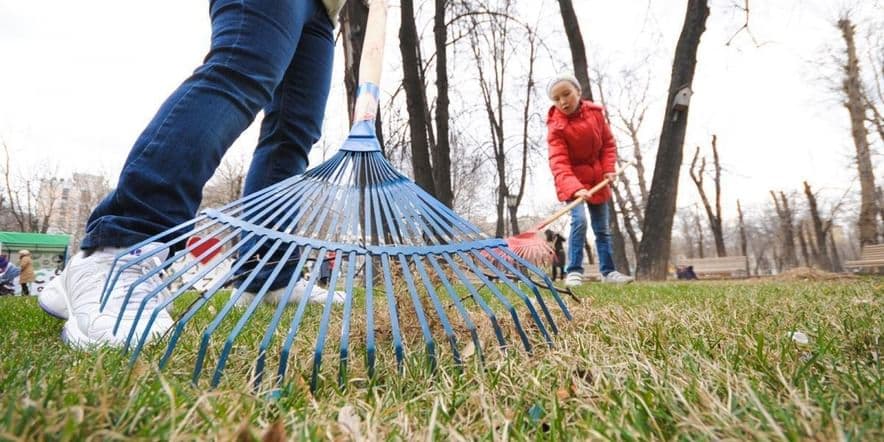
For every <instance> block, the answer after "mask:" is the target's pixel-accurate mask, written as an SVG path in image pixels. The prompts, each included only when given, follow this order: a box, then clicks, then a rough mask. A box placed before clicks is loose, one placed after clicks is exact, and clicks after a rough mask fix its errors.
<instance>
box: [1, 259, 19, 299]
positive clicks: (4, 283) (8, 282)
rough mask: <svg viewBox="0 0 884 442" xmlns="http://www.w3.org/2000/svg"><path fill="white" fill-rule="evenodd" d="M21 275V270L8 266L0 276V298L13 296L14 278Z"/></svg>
mask: <svg viewBox="0 0 884 442" xmlns="http://www.w3.org/2000/svg"><path fill="white" fill-rule="evenodd" d="M19 274H21V269H19V268H18V267H16V266H15V265H12V264H8V265H7V266H6V270H5V271H4V272H3V273H2V274H0V296H4V295H15V278H17V277H18V275H19Z"/></svg>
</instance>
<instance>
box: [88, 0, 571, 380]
mask: <svg viewBox="0 0 884 442" xmlns="http://www.w3.org/2000/svg"><path fill="white" fill-rule="evenodd" d="M385 23H386V5H385V4H384V1H380V0H375V1H373V2H372V3H371V6H370V12H369V16H368V26H367V29H366V33H365V42H364V47H363V52H362V59H361V64H360V72H359V75H360V86H359V92H358V99H357V103H356V106H355V118H354V121H355V123H354V124H353V127H352V129H351V131H350V136H349V137H348V138H347V140H346V141H345V142H344V145H343V146H342V147H341V149H340V150H339V151H338V152H337V153H336V154H335V155H334V156H333V157H332V158H330V159H329V160H328V161H326V162H324V163H322V164H320V165H318V166H316V167H315V168H313V169H311V170H309V171H307V172H306V173H305V174H304V175H299V176H293V177H291V178H289V179H287V180H285V181H283V182H280V183H277V184H275V185H272V186H270V187H268V188H266V189H263V190H261V191H259V192H257V193H254V194H251V195H248V196H245V197H243V198H242V199H240V200H237V201H234V202H232V203H230V204H228V205H226V206H224V207H222V208H220V209H209V210H205V211H203V212H202V213H200V215H199V216H198V217H197V218H196V219H194V220H192V221H190V222H188V223H185V224H183V225H179V226H176V227H173V228H171V229H169V230H167V231H164V232H162V233H159V234H157V235H155V236H153V237H152V238H149V239H147V240H145V241H143V242H141V243H139V244H136V245H135V246H134V247H132V248H131V249H130V250H135V249H138V248H141V247H144V246H148V245H150V246H151V247H146V248H145V250H149V251H148V252H146V253H144V254H142V256H140V257H139V258H138V259H135V260H129V261H126V263H125V264H116V263H115V265H114V270H113V271H112V272H111V275H110V276H109V278H108V282H107V284H106V289H105V291H104V293H103V298H104V299H107V298H108V297H109V296H111V293H114V296H119V294H120V293H126V295H125V296H126V300H127V301H128V299H129V297H130V296H131V295H132V293H133V290H141V292H139V293H144V292H143V291H144V290H149V293H148V294H147V295H146V297H143V301H142V302H141V306H140V309H139V310H138V315H139V316H141V315H149V321H150V323H152V322H153V321H154V319H155V318H156V315H157V312H159V311H160V309H166V308H167V307H170V306H172V304H173V303H175V307H176V308H177V309H182V308H183V311H182V313H181V314H180V317H179V318H178V319H177V320H176V325H175V326H174V328H173V329H172V330H171V335H170V336H169V337H168V345H167V346H166V349H165V352H164V353H163V355H162V357H161V359H160V367H161V368H162V367H165V366H167V365H168V364H169V363H170V362H172V361H177V360H180V359H182V358H181V357H180V356H179V358H177V359H172V356H173V355H175V354H176V350H178V349H180V348H181V347H182V346H183V347H184V349H183V350H180V351H178V352H177V353H178V354H180V353H182V352H183V353H184V354H185V355H193V356H194V357H195V359H196V363H195V364H194V368H193V372H192V377H193V381H194V382H198V381H199V379H200V377H201V375H202V373H203V367H207V366H208V367H211V364H214V366H215V368H214V374H213V377H212V379H211V384H212V385H213V386H214V385H217V384H218V383H219V382H220V381H221V380H222V379H223V373H224V368H225V366H226V365H228V364H229V363H232V362H231V361H235V365H236V366H237V367H241V366H246V367H247V366H248V364H251V365H252V366H253V367H254V368H253V371H252V372H251V377H252V380H253V382H254V383H255V386H256V387H257V386H258V385H259V384H260V383H261V381H262V379H263V377H264V375H265V373H266V372H267V369H268V363H269V361H272V360H274V359H276V360H278V364H277V365H276V374H275V375H274V376H273V379H274V380H275V381H276V382H277V383H280V382H282V381H283V379H284V378H285V375H286V372H287V369H288V366H289V364H291V363H293V362H294V365H295V366H296V367H299V366H301V365H302V364H301V363H300V362H301V361H303V360H309V359H310V358H311V355H312V364H310V365H311V366H312V377H311V387H312V388H315V387H316V385H317V382H318V380H319V379H320V376H322V369H321V368H322V367H321V364H322V360H323V357H324V356H328V355H327V354H326V352H325V351H324V350H325V345H326V338H327V337H328V335H329V334H335V335H337V336H339V340H338V345H337V349H336V350H337V351H338V353H339V366H340V369H339V380H340V382H344V381H345V379H346V373H347V370H348V366H349V362H350V354H351V353H350V349H351V342H350V340H351V338H353V337H359V338H360V340H363V344H364V347H362V346H360V347H359V351H360V354H364V357H365V369H366V370H365V371H366V374H367V375H368V376H372V375H373V373H374V370H375V365H376V349H377V347H378V346H382V347H388V348H391V349H392V350H393V352H394V353H395V357H396V361H397V366H399V367H400V368H401V366H402V363H403V361H404V357H405V351H406V349H407V347H408V346H409V345H414V346H418V345H420V340H422V341H423V346H424V347H425V349H426V353H427V356H428V360H429V363H430V365H431V366H435V364H436V361H437V358H438V355H437V353H440V352H441V353H447V354H448V355H450V358H451V359H452V360H453V362H454V363H455V364H460V363H461V362H462V361H461V356H460V351H459V350H460V348H461V346H462V345H463V343H461V342H459V341H458V338H459V336H458V334H457V333H456V330H460V331H461V333H462V334H463V331H465V332H466V334H468V336H469V339H471V340H472V341H473V344H474V346H475V348H476V349H477V353H478V357H479V358H481V352H480V351H478V350H481V345H480V344H481V343H480V340H479V333H478V330H479V328H480V327H487V328H486V329H487V330H491V331H493V335H494V337H495V339H496V341H497V343H498V344H499V345H500V346H508V345H509V344H510V341H512V340H516V339H517V340H518V341H519V342H521V344H522V346H523V347H524V348H525V349H526V350H529V351H530V350H531V348H532V346H533V345H534V344H536V343H537V342H542V343H546V344H547V345H552V340H551V336H550V333H548V331H547V330H551V331H552V332H553V333H557V330H558V329H557V327H556V323H555V321H554V318H553V313H552V312H551V311H550V309H549V308H548V307H547V300H548V299H552V300H553V301H554V303H555V304H556V305H558V307H559V309H560V310H561V312H562V314H563V316H564V317H565V318H567V319H571V316H570V314H569V313H568V309H567V307H566V306H565V304H564V302H563V301H562V299H561V298H560V297H559V295H558V293H557V292H556V291H555V290H554V289H553V285H552V281H550V279H549V277H548V276H546V274H545V273H544V272H543V271H541V270H540V269H538V268H537V267H535V266H534V265H533V264H531V263H530V262H527V261H525V260H524V259H522V258H521V257H520V256H519V255H517V254H515V253H513V251H511V250H510V249H508V248H507V246H506V243H505V242H504V241H503V240H501V239H496V238H490V237H488V236H487V235H485V234H483V233H482V232H480V231H479V229H478V228H476V227H474V226H473V225H471V224H470V223H469V222H467V221H466V220H464V219H463V218H461V217H459V216H458V215H457V214H455V213H454V212H453V211H452V210H451V209H449V208H448V207H445V206H444V205H443V204H441V203H439V202H438V201H437V200H436V199H434V198H433V197H432V196H430V195H429V194H427V193H426V192H424V191H423V190H421V189H420V188H419V187H418V186H417V185H415V184H414V182H412V181H411V180H409V179H408V178H406V177H405V176H404V175H402V174H401V173H399V172H398V171H396V170H395V169H394V168H393V167H392V165H391V164H390V163H389V162H387V160H386V159H385V158H384V156H383V155H382V154H381V150H380V145H379V143H378V140H377V138H376V136H375V131H374V127H375V124H374V119H375V112H376V109H377V107H378V92H379V91H378V84H379V81H380V72H381V69H380V68H381V60H382V56H383V49H384V28H385ZM192 235H199V236H200V237H201V238H203V239H201V240H199V241H195V242H192V243H190V244H187V243H186V241H187V239H188V237H190V236H192ZM208 238H217V241H215V243H214V244H212V245H211V246H210V247H206V246H205V244H206V243H207V241H208ZM156 243H159V244H160V246H159V247H157V246H156ZM197 249H200V250H203V253H205V254H210V253H216V252H218V253H219V256H218V257H217V258H216V259H215V260H213V261H212V262H213V263H214V262H219V263H220V262H227V263H229V265H230V270H229V271H228V272H226V273H225V274H224V275H223V276H222V277H216V278H214V279H213V281H212V283H211V284H210V285H209V286H208V287H207V288H205V290H201V291H200V292H199V293H198V294H197V295H194V294H193V291H192V290H193V289H192V288H193V287H194V286H195V284H197V283H198V282H199V281H200V279H201V278H202V277H204V276H205V275H206V274H208V273H209V272H211V271H212V270H213V267H212V264H209V265H205V266H204V268H203V269H202V270H201V271H199V272H198V273H197V274H196V276H194V277H186V276H185V275H186V273H187V271H188V270H190V268H191V267H193V266H195V265H196V263H198V262H199V260H198V259H196V260H194V259H193V258H188V255H189V254H190V252H191V251H194V250H197ZM165 250H169V251H170V256H169V257H168V259H166V260H165V261H163V263H162V264H161V265H160V266H159V267H157V268H156V269H155V270H153V271H151V272H150V273H148V274H147V275H145V276H144V277H143V278H141V279H139V280H138V281H136V282H135V283H133V284H132V285H131V287H128V289H127V288H122V289H121V288H118V287H115V284H116V280H117V278H118V277H119V275H120V274H121V273H122V272H123V271H125V270H126V268H129V267H131V266H133V265H138V263H140V262H143V261H144V260H147V259H156V257H158V256H163V255H162V254H161V253H162V252H163V251H165ZM328 252H335V253H334V256H335V258H334V263H333V267H332V271H331V274H330V275H329V276H328V280H327V285H328V288H329V292H333V291H334V289H335V288H336V287H340V288H342V289H343V293H344V296H343V302H342V303H341V304H342V306H341V307H340V308H338V305H339V304H337V303H336V302H335V301H338V300H336V299H335V297H334V296H327V297H326V298H325V299H324V302H322V303H321V305H315V306H312V307H308V302H309V301H310V300H311V294H312V293H315V292H316V291H317V290H320V289H319V288H318V284H319V280H320V268H321V264H322V261H323V259H324V258H325V257H326V256H327V254H328ZM123 255H124V254H122V253H121V254H120V256H123ZM121 262H123V261H121ZM182 263H183V265H182ZM173 264H177V265H176V266H175V267H174V268H173V267H172V265H173ZM172 269H176V270H172ZM302 274H303V276H302ZM532 275H533V276H536V277H537V278H538V279H539V280H542V281H544V283H543V285H537V284H535V283H533V282H532V281H531V276H532ZM158 276H160V277H161V278H158ZM183 277H184V280H183V281H181V284H180V285H176V286H175V287H176V289H174V290H171V289H170V288H169V287H170V285H171V284H172V282H175V281H176V280H180V279H182V278H183ZM494 278H498V279H499V280H500V281H501V282H500V283H497V284H495V283H492V282H491V279H494ZM157 279H161V280H162V282H161V283H160V284H157V283H156V282H155V281H156V280H157ZM151 281H154V282H153V283H150V282H151ZM483 285H484V286H486V287H487V289H482V290H481V291H480V289H479V287H482V286H483ZM228 286H231V290H230V293H229V295H228V293H227V290H222V289H223V288H225V287H228ZM542 292H544V296H542ZM464 294H467V295H468V296H466V297H464ZM544 298H546V300H545V299H544ZM271 299H272V300H274V302H275V303H276V305H275V307H272V308H270V307H262V303H265V302H268V301H269V300H271ZM313 299H314V301H315V298H313ZM177 300H182V301H181V302H178V303H176V301H177ZM188 301H189V302H190V303H189V305H188ZM271 304H272V303H271ZM147 306H150V307H147ZM526 312H527V315H525V313H526ZM523 320H527V321H529V322H530V323H531V324H530V327H523V324H522V321H523ZM136 321H137V319H136ZM415 323H416V324H415ZM148 326H149V325H148ZM132 329H133V330H134V329H135V328H134V327H133V328H132ZM304 329H306V330H307V333H303V334H299V333H300V332H301V331H302V330H304ZM417 330H420V332H419V337H420V338H421V339H420V340H419V339H417V338H418V336H416V335H418V333H417ZM314 331H315V334H314V333H312V332H314ZM115 333H116V331H115ZM195 333H198V341H197V340H195V339H194V338H195V337H196V336H194V335H195ZM219 334H221V335H222V336H223V335H224V334H226V337H223V339H221V338H219V337H217V335H219ZM243 336H246V337H250V338H246V339H244V338H243ZM439 338H442V339H443V342H446V343H447V344H448V345H447V347H450V349H449V350H446V349H445V347H442V348H441V349H440V348H438V347H437V345H436V343H437V339H439ZM147 339H148V336H147V334H145V336H144V337H139V338H138V339H133V334H132V333H130V334H129V336H128V337H127V338H126V348H127V349H129V350H130V351H131V361H132V362H133V363H134V361H135V360H136V358H138V356H139V355H140V354H141V353H142V352H143V351H144V349H145V343H146V340H147ZM258 341H260V343H259V344H257V345H258V351H257V355H254V354H253V353H251V352H245V351H243V350H244V349H243V347H245V346H247V345H248V343H249V342H258ZM183 343H188V344H183ZM179 344H182V345H179ZM234 349H235V351H234ZM176 364H177V362H176Z"/></svg>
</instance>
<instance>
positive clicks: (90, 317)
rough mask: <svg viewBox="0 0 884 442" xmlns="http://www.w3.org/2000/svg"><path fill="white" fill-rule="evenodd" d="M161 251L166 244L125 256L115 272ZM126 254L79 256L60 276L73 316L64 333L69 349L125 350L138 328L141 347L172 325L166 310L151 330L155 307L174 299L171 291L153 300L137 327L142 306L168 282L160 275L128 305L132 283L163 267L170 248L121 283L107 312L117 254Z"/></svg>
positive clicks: (138, 290) (104, 252) (136, 338)
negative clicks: (105, 292) (106, 288)
mask: <svg viewBox="0 0 884 442" xmlns="http://www.w3.org/2000/svg"><path fill="white" fill-rule="evenodd" d="M157 247H162V244H159V243H151V244H149V245H147V246H145V247H143V248H141V249H136V250H133V251H132V252H129V253H128V254H127V255H125V256H122V257H120V259H119V260H118V261H117V265H116V267H115V269H114V271H115V272H116V271H118V270H119V269H120V268H121V267H122V266H123V265H124V264H126V263H131V262H133V261H135V260H137V259H138V258H139V256H141V255H142V254H144V253H147V252H148V251H150V250H153V249H155V248H157ZM123 250H124V249H116V248H104V249H100V250H95V251H93V252H92V253H91V254H89V256H86V255H85V254H84V253H83V252H80V253H77V255H76V256H74V258H73V259H71V262H70V263H69V264H68V267H67V268H66V269H65V271H64V273H63V274H62V275H59V278H60V277H62V276H63V277H64V280H63V281H62V284H60V285H61V291H62V293H63V295H64V298H65V301H66V302H67V304H68V306H67V307H68V311H69V313H70V314H69V316H70V317H69V319H68V320H67V322H65V324H64V328H63V329H62V340H64V341H65V343H67V344H68V345H70V346H72V347H77V348H93V347H97V346H111V347H122V346H124V345H125V344H126V340H127V339H128V337H129V332H130V330H132V327H136V328H135V334H134V336H133V338H132V342H131V344H135V343H137V342H138V341H139V340H140V339H141V337H142V336H144V334H145V333H147V334H148V337H147V341H151V340H154V339H156V338H159V337H161V336H162V335H163V334H164V333H165V332H166V331H167V330H168V329H169V328H171V327H172V325H173V321H172V317H171V316H169V313H168V312H166V310H162V311H160V312H159V313H158V314H157V317H156V320H154V322H153V325H152V326H151V329H150V331H146V330H145V328H146V327H147V324H148V322H150V318H151V316H152V315H153V312H154V309H155V308H156V307H157V306H158V305H159V304H160V303H161V302H163V301H164V300H165V299H166V297H167V296H168V295H169V292H168V291H167V290H163V291H161V292H160V293H159V294H157V296H154V297H153V298H151V299H150V300H149V301H148V303H147V304H146V305H145V308H144V310H143V311H142V312H141V316H140V317H139V319H138V324H137V326H136V324H135V316H136V314H137V313H138V310H139V309H140V308H141V302H142V301H143V300H144V299H145V297H146V296H147V295H148V294H150V292H152V291H153V290H154V289H155V288H156V287H157V285H158V284H160V282H161V281H162V280H161V278H160V276H159V274H157V275H154V276H153V277H151V278H149V279H148V280H146V281H144V282H142V283H141V284H138V285H137V286H135V290H133V292H132V296H131V297H130V298H129V300H128V302H127V303H126V304H125V306H124V305H123V301H124V300H125V298H126V294H127V292H128V291H129V288H130V286H131V285H132V283H134V282H135V281H136V280H138V279H139V278H141V277H142V276H144V275H145V274H147V273H148V272H150V271H151V270H153V269H154V268H156V267H157V266H159V265H160V264H161V263H162V262H163V261H164V260H165V259H166V256H168V250H163V251H161V252H159V253H158V254H156V255H154V256H153V257H151V258H150V259H147V260H145V261H142V262H140V263H138V264H136V265H133V266H131V267H128V268H127V269H125V270H124V271H123V273H122V274H120V276H119V278H118V279H117V280H116V283H115V284H114V288H113V290H112V291H111V293H110V297H109V299H108V301H107V304H106V305H105V307H104V310H101V295H102V293H101V292H102V289H104V285H105V281H106V280H107V276H108V273H110V271H111V267H112V265H113V262H114V258H115V256H116V254H117V253H120V252H122V251H123ZM120 315H122V319H121V320H120V326H119V329H118V330H117V332H116V333H114V326H115V325H116V322H117V318H118V317H119V316H120Z"/></svg>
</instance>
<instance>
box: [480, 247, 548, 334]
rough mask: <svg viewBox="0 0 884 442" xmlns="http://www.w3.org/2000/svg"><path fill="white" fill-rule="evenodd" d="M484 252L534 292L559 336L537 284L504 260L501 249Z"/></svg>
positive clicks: (487, 249)
mask: <svg viewBox="0 0 884 442" xmlns="http://www.w3.org/2000/svg"><path fill="white" fill-rule="evenodd" d="M484 250H485V251H486V252H488V254H489V255H490V256H492V257H493V258H494V260H495V261H497V262H499V263H500V264H501V265H503V266H504V268H506V270H507V271H508V272H510V273H511V274H513V275H515V276H516V277H517V278H519V281H521V282H523V283H524V284H525V285H527V286H528V287H529V288H530V289H531V291H532V292H534V297H535V299H537V303H538V304H540V309H541V310H542V311H543V315H544V316H545V317H546V320H547V321H549V326H550V328H551V329H552V332H553V333H554V334H559V328H558V327H557V326H556V321H555V320H554V319H553V317H552V314H550V312H549V308H547V306H546V302H544V301H543V297H542V296H540V290H538V289H537V284H535V283H534V281H532V280H531V278H529V277H528V276H526V275H525V274H524V273H522V271H521V270H519V269H518V268H517V267H516V266H514V265H512V264H511V263H510V262H509V260H507V259H506V258H503V256H502V254H503V252H501V251H500V249H499V248H494V249H491V248H485V249H484ZM526 302H527V301H526ZM550 344H552V341H550Z"/></svg>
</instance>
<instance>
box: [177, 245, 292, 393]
mask: <svg viewBox="0 0 884 442" xmlns="http://www.w3.org/2000/svg"><path fill="white" fill-rule="evenodd" d="M265 242H267V238H261V239H260V240H259V241H258V243H257V244H255V245H254V246H253V247H252V249H251V250H250V253H249V254H248V255H249V257H251V256H252V255H253V254H254V253H255V252H256V251H257V250H258V248H259V247H261V246H262V245H263V244H264V243H265ZM277 248H279V242H278V241H277V242H275V243H274V244H273V245H272V246H271V248H270V252H269V253H267V254H265V255H264V256H263V257H261V260H260V262H259V264H258V266H255V269H254V270H252V271H251V272H250V273H249V276H248V278H246V280H245V282H243V284H242V285H240V286H239V288H237V289H236V292H235V293H234V294H233V295H231V296H230V299H228V300H227V304H225V305H224V308H223V309H222V310H221V311H220V312H219V313H218V314H217V315H215V319H213V320H212V322H211V323H209V326H208V327H207V328H206V330H205V331H204V332H203V336H202V339H200V347H199V351H198V352H197V357H196V364H195V367H194V369H193V379H192V381H191V382H192V383H193V384H194V385H196V384H197V382H198V381H199V378H200V374H201V373H202V371H203V362H204V360H205V357H206V351H207V350H208V347H209V340H210V339H211V338H212V333H214V331H215V329H216V328H218V326H219V325H221V321H222V320H224V318H226V317H227V314H228V313H230V311H231V310H232V309H233V305H234V304H235V303H236V301H237V300H239V298H240V297H241V296H242V293H243V292H244V291H245V289H246V287H247V286H248V285H249V284H251V283H252V281H253V280H254V279H255V278H256V277H257V276H258V269H259V268H260V267H263V266H265V265H267V261H269V260H270V257H271V255H272V254H273V253H274V252H276V249H277ZM240 260H241V261H244V259H243V258H240ZM264 288H265V287H262V290H263V289H264ZM262 296H263V295H262ZM256 298H257V296H256Z"/></svg>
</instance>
